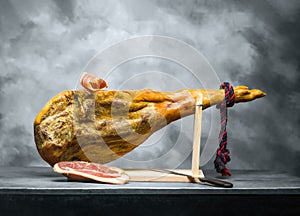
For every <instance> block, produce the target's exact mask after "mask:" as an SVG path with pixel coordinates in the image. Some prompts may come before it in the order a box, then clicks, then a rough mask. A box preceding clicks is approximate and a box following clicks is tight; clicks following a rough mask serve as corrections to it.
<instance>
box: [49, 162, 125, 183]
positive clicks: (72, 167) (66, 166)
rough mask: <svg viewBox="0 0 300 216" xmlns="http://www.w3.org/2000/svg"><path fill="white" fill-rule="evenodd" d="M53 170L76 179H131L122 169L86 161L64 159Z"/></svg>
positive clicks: (109, 180)
mask: <svg viewBox="0 0 300 216" xmlns="http://www.w3.org/2000/svg"><path fill="white" fill-rule="evenodd" d="M53 170H54V171H55V172H57V173H60V174H63V175H65V176H67V177H68V179H69V180H75V181H98V182H104V183H111V184H125V183H126V182H128V180H129V176H128V175H127V174H126V173H125V171H124V170H122V169H119V168H117V167H109V166H105V165H102V164H96V163H88V162H84V161H62V162H59V163H56V164H55V165H54V167H53Z"/></svg>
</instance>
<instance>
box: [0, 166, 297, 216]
mask: <svg viewBox="0 0 300 216" xmlns="http://www.w3.org/2000/svg"><path fill="white" fill-rule="evenodd" d="M204 173H205V175H206V176H207V177H218V178H221V179H224V180H226V181H230V182H231V183H233V185H234V187H233V188H219V187H212V186H209V185H204V184H199V183H170V182H159V183H158V182H129V183H127V184H125V185H111V184H102V183H96V182H89V183H87V182H70V181H67V179H66V177H65V176H63V175H60V174H57V173H54V172H53V171H52V169H51V168H50V167H0V210H1V215H43V216H45V215H62V214H63V215H82V214H87V215H94V213H95V214H96V215H103V214H104V215H108V214H110V213H111V214H112V215H120V214H122V215H127V214H124V212H123V209H126V212H127V213H128V215H129V214H130V215H154V214H156V215H189V214H190V213H191V214H197V215H198V213H199V211H202V212H209V213H211V214H217V215H218V214H219V215H221V214H222V215H223V214H224V208H226V209H228V211H229V210H230V215H240V213H241V211H243V215H248V214H249V215H250V214H251V215H253V214H264V215H266V214H276V215H281V214H282V215H287V214H288V215H293V214H295V215H296V214H298V215H299V213H300V177H297V176H293V175H292V174H288V173H279V172H272V171H232V176H231V177H229V178H222V177H220V176H219V175H218V174H216V173H215V172H214V171H204ZM33 209H35V210H34V211H33ZM145 209H148V210H147V211H146V212H145ZM149 209H150V211H149ZM245 209H247V211H245Z"/></svg>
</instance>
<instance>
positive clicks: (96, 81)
mask: <svg viewBox="0 0 300 216" xmlns="http://www.w3.org/2000/svg"><path fill="white" fill-rule="evenodd" d="M80 84H81V85H82V86H83V87H84V88H85V89H87V90H89V91H92V92H94V91H97V90H100V89H103V88H107V87H108V86H107V83H106V82H105V80H104V79H101V78H99V77H96V76H94V75H92V74H89V73H87V72H84V73H83V74H82V76H81V78H80Z"/></svg>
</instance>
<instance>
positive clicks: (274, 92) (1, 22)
mask: <svg viewBox="0 0 300 216" xmlns="http://www.w3.org/2000/svg"><path fill="white" fill-rule="evenodd" d="M299 18H300V3H299V1H297V0H289V1H281V0H265V1H261V0H256V1H246V0H244V1H242V0H241V1H237V0H230V1H221V0H219V1H218V0H209V1H208V0H207V1H204V0H203V1H200V0H199V1H197V0H193V1H184V0H166V1H158V0H157V1H143V0H130V1H121V0H110V1H71V0H64V1H60V0H49V1H38V0H27V1H23V0H19V1H18V0H1V1H0V41H1V46H0V56H1V58H0V149H1V153H0V165H1V166H21V165H22V166H27V165H46V163H45V162H43V161H42V159H41V158H40V157H39V155H38V153H37V151H36V148H35V144H34V141H33V127H32V126H33V120H34V118H35V116H36V115H37V113H38V112H39V111H40V110H41V108H42V107H43V106H44V104H45V103H46V102H47V101H48V100H49V99H50V98H52V97H53V96H54V95H56V94H57V93H59V92H61V91H63V90H65V89H74V88H75V86H76V85H77V83H78V79H79V76H80V74H81V72H82V69H83V68H84V66H85V65H86V64H87V62H88V61H89V59H91V57H92V56H93V55H95V54H96V52H98V51H99V50H101V49H103V48H105V47H108V46H110V45H112V44H114V43H116V42H118V41H121V40H124V39H128V38H131V37H133V36H139V35H148V34H156V35H164V36H171V37H174V38H177V39H180V40H183V41H185V42H187V43H188V44H190V45H192V46H194V47H195V48H197V49H198V50H199V51H201V52H202V53H203V54H204V55H205V56H206V57H207V59H208V60H209V62H210V63H211V65H212V66H213V67H214V69H215V70H216V72H217V74H218V76H219V78H220V80H222V81H229V82H231V83H232V84H233V85H247V86H249V87H250V88H258V89H261V90H263V91H265V92H266V93H267V94H268V95H267V97H265V98H263V99H260V100H257V101H254V102H251V103H247V104H239V105H237V106H235V107H234V108H232V109H230V111H229V115H230V116H229V125H228V131H229V136H230V137H229V145H230V146H229V148H230V149H231V152H232V157H233V159H232V162H231V163H230V165H229V166H228V167H229V168H231V169H271V170H278V171H281V170H286V171H290V172H293V173H295V174H298V175H300V165H299V164H300V157H299V152H300V145H299V124H300V117H299V109H300V102H299V96H300V91H299V89H300V88H299V81H300V80H299V68H300V67H299V66H300V65H299V63H300V62H299V60H300V51H299V48H300V47H299V39H300V22H299V21H300V20H299ZM112 84H113V83H112ZM152 85H153V84H152ZM157 85H158V86H159V83H157ZM216 88H218V86H216ZM170 130H171V131H172V125H171V126H170ZM174 130H176V127H175V128H174ZM167 135H169V136H172V133H169V134H167ZM189 142H191V140H190V139H189ZM161 145H164V144H163V143H161ZM212 167H213V164H212V161H210V162H209V163H208V164H207V168H212Z"/></svg>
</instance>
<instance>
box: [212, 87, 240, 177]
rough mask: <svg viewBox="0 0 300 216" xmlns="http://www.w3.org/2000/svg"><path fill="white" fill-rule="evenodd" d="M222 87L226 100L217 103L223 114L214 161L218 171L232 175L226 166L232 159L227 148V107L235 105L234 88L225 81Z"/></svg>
mask: <svg viewBox="0 0 300 216" xmlns="http://www.w3.org/2000/svg"><path fill="white" fill-rule="evenodd" d="M220 89H224V90H225V97H224V100H223V101H222V102H221V103H220V104H218V105H217V108H219V109H220V116H221V130H220V134H219V148H218V149H217V154H216V159H215V161H214V165H215V169H216V170H217V172H218V173H222V176H231V174H230V172H229V170H228V169H227V168H226V166H225V165H226V163H227V162H229V161H230V152H229V150H228V149H227V130H226V126H227V120H228V115H227V107H232V106H233V105H234V98H235V95H234V89H233V87H232V86H231V85H230V83H229V82H223V83H222V84H221V86H220Z"/></svg>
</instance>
